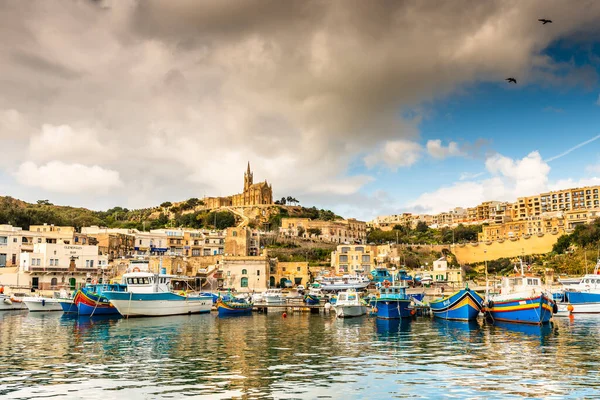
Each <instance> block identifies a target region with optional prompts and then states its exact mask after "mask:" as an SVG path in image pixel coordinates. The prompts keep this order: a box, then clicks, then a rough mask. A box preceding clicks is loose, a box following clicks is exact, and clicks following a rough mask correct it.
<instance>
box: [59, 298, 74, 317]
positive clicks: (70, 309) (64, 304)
mask: <svg viewBox="0 0 600 400" xmlns="http://www.w3.org/2000/svg"><path fill="white" fill-rule="evenodd" d="M59 304H60V306H61V308H62V310H63V312H64V313H65V314H77V304H75V303H74V302H73V301H72V300H60V301H59Z"/></svg>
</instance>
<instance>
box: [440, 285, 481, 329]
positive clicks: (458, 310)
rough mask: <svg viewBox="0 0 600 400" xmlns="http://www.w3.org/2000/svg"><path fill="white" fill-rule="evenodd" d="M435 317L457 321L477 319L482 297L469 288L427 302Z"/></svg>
mask: <svg viewBox="0 0 600 400" xmlns="http://www.w3.org/2000/svg"><path fill="white" fill-rule="evenodd" d="M429 307H430V308H431V312H432V313H433V315H434V316H435V317H438V318H442V319H451V320H458V321H471V320H474V319H477V316H478V315H479V312H480V311H481V309H482V307H483V297H481V296H480V295H479V294H478V293H477V292H474V291H472V290H471V289H469V288H466V289H462V290H459V291H458V292H456V293H453V294H451V295H449V296H445V297H442V298H441V299H437V300H433V301H431V302H429Z"/></svg>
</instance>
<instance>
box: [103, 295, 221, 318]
mask: <svg viewBox="0 0 600 400" xmlns="http://www.w3.org/2000/svg"><path fill="white" fill-rule="evenodd" d="M104 295H105V296H106V298H108V299H109V300H110V302H111V303H112V304H113V305H114V306H115V307H116V309H117V310H118V311H119V313H120V314H121V315H123V316H124V317H162V316H167V315H182V314H199V313H209V312H210V310H211V308H212V297H208V296H198V297H196V296H181V295H178V294H175V293H128V292H105V293H104Z"/></svg>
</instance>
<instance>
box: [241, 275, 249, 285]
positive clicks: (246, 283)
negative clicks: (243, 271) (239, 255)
mask: <svg viewBox="0 0 600 400" xmlns="http://www.w3.org/2000/svg"><path fill="white" fill-rule="evenodd" d="M240 286H242V287H248V278H246V277H244V278H242V280H241V283H240Z"/></svg>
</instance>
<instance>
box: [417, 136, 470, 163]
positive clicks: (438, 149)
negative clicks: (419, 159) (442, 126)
mask: <svg viewBox="0 0 600 400" xmlns="http://www.w3.org/2000/svg"><path fill="white" fill-rule="evenodd" d="M426 147H427V152H428V153H429V155H430V156H432V157H433V158H439V159H444V158H447V157H458V156H463V155H464V153H463V152H462V151H461V149H460V147H459V146H458V143H456V142H450V143H448V146H447V147H444V145H443V144H442V141H441V140H440V139H436V140H428V141H427V145H426Z"/></svg>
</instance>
